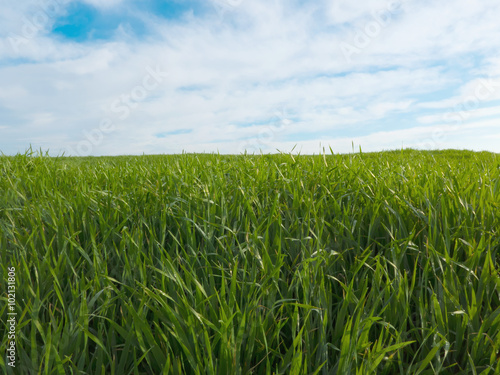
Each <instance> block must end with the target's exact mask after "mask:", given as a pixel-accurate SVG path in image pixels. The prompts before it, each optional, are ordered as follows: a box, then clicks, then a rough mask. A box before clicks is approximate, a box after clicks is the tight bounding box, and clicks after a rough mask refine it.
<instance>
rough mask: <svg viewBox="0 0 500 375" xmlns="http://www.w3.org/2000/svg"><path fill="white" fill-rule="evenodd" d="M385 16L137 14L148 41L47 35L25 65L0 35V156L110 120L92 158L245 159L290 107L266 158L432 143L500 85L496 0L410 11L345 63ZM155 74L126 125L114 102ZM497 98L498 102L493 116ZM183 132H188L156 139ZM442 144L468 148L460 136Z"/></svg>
mask: <svg viewBox="0 0 500 375" xmlns="http://www.w3.org/2000/svg"><path fill="white" fill-rule="evenodd" d="M87 2H88V3H91V4H92V5H94V6H96V7H99V8H102V7H108V8H109V9H112V7H113V6H123V4H121V5H119V4H118V3H119V2H120V1H97V0H88V1H87ZM387 4H388V3H387V2H386V1H379V0H373V1H371V0H370V1H368V0H367V1H365V2H363V4H362V6H358V5H356V7H355V6H353V5H351V3H349V2H347V1H346V0H343V1H341V2H326V1H325V2H318V3H314V4H313V3H308V4H306V5H303V6H302V7H301V8H293V7H292V6H291V5H290V4H289V3H288V2H284V1H275V2H264V1H263V0H255V1H249V0H244V1H242V2H241V4H240V5H239V6H235V7H233V8H230V9H229V8H228V9H229V10H228V11H226V13H224V15H223V17H222V18H220V17H219V14H217V13H215V12H214V13H213V14H208V15H205V16H204V17H203V18H196V17H195V16H194V15H193V14H191V15H188V16H186V17H185V18H183V19H182V20H177V21H176V22H171V21H168V22H167V21H165V20H164V19H161V18H159V17H157V16H153V15H151V14H147V13H144V12H143V13H141V11H140V10H138V11H137V12H138V16H139V17H141V18H142V19H143V20H144V21H146V20H147V24H148V25H149V27H150V28H151V29H152V30H154V34H153V35H149V36H147V37H145V38H143V39H142V40H140V39H139V40H138V39H134V38H132V37H131V36H130V35H129V34H128V33H126V32H125V33H122V34H120V33H118V34H116V35H115V37H114V39H113V40H108V41H101V42H89V43H80V44H78V43H74V42H64V41H61V40H57V39H54V38H52V37H51V36H50V34H48V33H47V32H46V31H47V30H46V29H43V30H42V31H40V32H39V33H37V34H36V35H35V36H34V37H33V38H31V39H30V40H29V43H27V44H23V45H22V48H20V49H19V51H17V52H16V51H15V50H13V49H12V48H11V47H10V44H9V41H8V33H9V32H10V31H12V30H14V31H13V32H17V33H18V34H19V33H20V31H19V30H20V29H19V23H16V22H10V21H9V22H8V23H6V24H1V26H0V37H2V36H3V37H2V40H3V42H0V64H2V61H4V65H0V82H2V84H1V86H0V115H2V114H3V113H4V112H3V111H9V112H8V113H9V119H10V122H9V124H6V123H3V122H2V124H0V125H1V126H2V127H3V128H2V129H1V130H2V132H5V131H6V129H5V126H9V129H11V131H10V132H9V137H13V139H12V140H9V142H5V141H3V139H5V138H4V137H3V136H0V139H2V141H0V150H3V149H4V148H5V147H11V145H14V144H15V147H22V145H23V144H26V142H27V141H26V140H27V139H31V140H32V141H39V142H40V144H43V145H44V146H47V147H48V146H50V149H51V150H57V149H62V148H64V147H66V146H71V147H73V148H75V147H76V146H77V145H78V144H79V143H81V141H86V140H85V137H86V136H85V134H84V133H83V132H84V131H87V134H89V133H88V132H90V131H95V130H96V129H99V124H100V123H101V121H102V120H103V119H110V120H111V121H112V122H113V123H114V125H115V130H114V131H112V132H109V133H106V134H105V135H104V136H103V139H102V140H101V141H100V142H97V143H98V144H96V145H95V146H93V147H92V152H93V153H95V154H100V153H103V154H114V153H118V154H120V153H142V152H146V153H148V152H162V150H164V151H165V152H169V151H170V152H172V151H176V152H178V151H182V150H183V149H185V150H189V151H215V150H217V149H219V150H220V151H223V150H224V151H225V152H237V151H238V147H239V145H240V143H241V140H242V139H248V138H255V139H258V138H259V134H260V133H262V132H263V131H264V132H265V131H266V129H268V124H266V121H270V120H269V119H270V118H272V116H273V115H272V114H273V113H274V112H275V111H276V110H281V108H283V107H285V108H286V109H287V111H288V112H289V113H290V117H293V121H292V120H290V119H289V120H290V122H289V123H287V125H286V130H285V131H281V132H277V133H276V134H273V135H272V137H273V139H272V140H271V141H270V142H267V143H264V146H266V147H267V148H268V149H270V150H271V149H273V147H275V146H280V147H282V148H283V149H288V146H290V145H292V143H294V142H290V143H287V142H285V140H286V139H289V138H287V137H290V136H291V135H295V136H299V135H300V134H301V133H304V134H308V136H309V137H312V136H314V137H316V138H315V139H314V140H308V141H304V142H301V145H303V147H304V150H306V149H307V150H310V151H311V150H312V151H314V152H316V151H317V149H316V147H317V146H316V145H318V144H319V141H322V142H323V143H324V142H332V144H334V145H336V147H338V148H339V149H343V148H342V147H341V146H340V144H343V143H345V144H346V145H347V146H346V147H348V149H347V151H349V150H350V147H351V140H352V139H355V140H356V141H359V142H361V143H362V146H363V148H364V144H363V142H365V143H366V145H367V147H368V148H370V147H371V148H374V149H375V148H377V147H378V148H379V149H382V148H397V147H400V144H401V142H402V141H405V139H406V140H414V139H416V138H418V137H421V136H422V134H427V133H429V127H414V125H417V124H419V123H423V124H435V123H439V122H442V118H443V114H442V113H438V114H436V110H443V109H445V111H442V112H446V111H449V109H450V108H453V106H455V105H457V104H459V103H460V102H461V101H463V100H465V99H466V98H467V97H468V96H470V95H471V93H472V94H473V93H474V89H475V88H476V87H477V85H478V82H480V81H478V79H479V77H487V76H491V77H495V74H496V75H498V74H499V73H500V70H499V68H498V67H499V66H500V64H499V60H498V58H497V57H496V52H495V51H496V48H497V44H498V40H500V25H499V24H498V22H497V20H496V18H495V17H494V14H499V12H498V11H499V10H500V5H499V4H497V3H496V2H494V1H492V0H488V1H484V2H481V3H474V4H472V3H471V2H470V1H466V0H457V2H456V3H454V5H453V7H450V6H449V4H445V3H444V2H423V3H416V2H409V1H408V2H403V3H402V4H403V7H402V8H401V9H400V10H399V11H398V12H395V13H394V16H393V17H392V18H391V20H390V22H388V23H387V25H386V26H384V27H383V28H381V30H380V32H379V33H378V34H377V35H376V36H375V37H373V38H372V40H371V41H370V43H369V45H368V46H367V47H365V48H363V49H361V50H360V52H359V53H357V54H355V55H353V56H352V57H353V58H352V62H348V61H347V60H346V59H345V56H344V55H343V54H342V51H341V50H340V49H339V43H341V42H343V41H346V42H349V43H352V42H353V37H354V36H355V35H356V33H357V32H358V31H359V30H364V28H365V25H366V24H367V22H372V20H373V15H372V14H373V13H372V12H373V11H377V10H378V11H380V10H383V9H385V8H384V7H387V6H388V5H387ZM4 8H5V9H6V12H7V13H3V14H7V15H8V16H5V15H2V16H0V19H1V20H2V21H3V20H6V21H7V18H11V19H15V18H16V17H17V16H15V15H19V17H18V19H22V17H21V16H22V15H23V14H28V13H29V12H28V13H26V12H27V5H26V4H24V5H23V7H20V6H17V8H16V7H14V8H13V9H14V10H10V11H8V10H7V8H6V7H5V6H3V5H0V10H2V11H3V9H4ZM495 12H496V13H495ZM0 14H2V13H1V12H0ZM347 23H349V24H347ZM16 25H17V26H16ZM21 27H22V23H21ZM15 30H17V31H15ZM16 59H22V60H28V61H24V62H22V63H16V62H15V61H16ZM13 61H14V62H13ZM148 67H153V68H156V67H160V68H161V70H163V71H168V72H169V76H168V78H166V79H165V80H164V81H163V82H162V83H161V84H159V85H158V86H157V87H155V89H154V90H150V91H148V92H147V95H146V98H145V100H144V101H143V102H142V103H140V104H138V105H137V106H136V107H135V108H130V116H128V117H127V118H125V119H120V118H119V114H118V113H117V111H116V105H115V106H114V108H115V110H113V103H116V102H117V101H118V103H119V104H121V105H123V101H124V100H126V97H127V96H130V95H131V92H133V90H134V89H135V88H137V87H140V86H141V85H142V84H143V83H142V82H143V79H144V76H145V74H147V69H148ZM137 92H139V91H137ZM499 98H500V97H499V96H497V94H495V95H492V96H491V97H489V98H488V99H487V100H485V103H486V102H492V101H493V100H497V99H499ZM132 104H133V103H132ZM493 108H497V107H492V108H489V109H480V110H477V111H476V112H475V113H474V117H473V118H479V117H480V116H496V115H498V111H497V109H493ZM488 111H490V112H488ZM5 113H7V112H5ZM488 113H489V114H488ZM400 115H404V116H405V117H406V118H407V119H409V120H408V121H413V124H409V123H406V124H405V125H404V126H405V129H402V130H394V129H398V127H399V126H403V125H400V124H399V123H398V116H400ZM383 120H386V121H387V124H386V128H387V129H392V130H390V131H389V130H388V131H387V132H380V131H378V130H379V128H377V132H376V133H373V131H374V126H375V125H374V124H375V122H377V121H378V122H377V123H376V124H377V125H376V126H377V127H380V126H381V125H380V122H381V121H383ZM243 125H244V126H243ZM266 127H267V128H266ZM178 129H193V130H192V132H191V133H189V134H179V135H172V136H167V137H166V138H157V137H156V136H155V134H158V133H164V132H170V131H174V130H178ZM485 129H486V127H485V126H482V127H478V128H477V129H476V130H477V132H478V134H477V136H475V137H472V138H471V137H467V139H469V140H470V141H472V140H474V142H483V143H484V142H486V141H485V140H484V139H483V140H482V141H481V139H482V138H481V134H480V133H479V132H481V131H485ZM488 129H489V130H488V131H490V132H491V127H489V128H488ZM48 132H51V135H52V136H51V137H48V136H47V133H48ZM259 132H260V133H259ZM346 133H347V134H349V135H347V136H344V135H342V137H341V138H335V137H333V136H332V134H346ZM459 134H461V133H459ZM4 142H5V143H4ZM447 142H448V143H443V144H444V145H450V146H452V145H453V143H452V142H457V145H458V144H462V143H463V142H465V141H462V140H460V139H459V138H457V137H456V136H454V137H450V138H449V140H448V141H447ZM31 143H33V142H31ZM324 144H326V143H324ZM405 144H406V142H405ZM478 144H479V143H478ZM484 144H486V143H484ZM488 144H489V143H488ZM377 145H378V146H377ZM12 147H14V146H12ZM292 147H293V146H292ZM289 148H290V149H291V147H289Z"/></svg>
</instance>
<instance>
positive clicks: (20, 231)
mask: <svg viewBox="0 0 500 375" xmlns="http://www.w3.org/2000/svg"><path fill="white" fill-rule="evenodd" d="M499 208H500V156H499V155H495V154H490V153H472V152H465V151H444V152H419V151H413V150H408V151H401V152H399V151H398V152H383V153H373V154H361V153H360V154H351V155H318V156H300V155H285V154H282V155H260V156H251V155H242V156H221V155H191V154H182V155H174V156H141V157H114V158H111V157H108V158H66V157H58V158H51V157H47V156H42V155H41V154H33V153H26V154H24V155H17V156H14V157H7V156H4V157H0V249H1V250H0V260H1V261H0V269H1V273H2V281H1V283H2V284H1V285H5V278H6V275H7V267H11V266H15V267H16V269H17V282H18V285H17V295H16V299H17V308H18V313H19V315H18V320H19V321H18V331H17V357H18V358H17V367H16V369H15V373H16V374H117V375H122V374H162V373H164V374H374V373H378V374H500V274H499V270H500V213H499V212H500V211H499ZM5 291H6V290H5V288H3V287H2V297H1V298H2V304H1V315H2V323H1V325H0V330H1V331H2V332H1V335H0V339H1V340H2V341H1V346H0V352H1V353H2V356H1V357H0V366H1V368H2V372H6V373H9V372H11V371H10V370H11V369H10V368H8V367H7V366H6V362H5V355H4V353H5V346H6V343H7V337H6V334H4V332H5V330H6V328H7V325H6V312H7V311H6V306H7V299H6V298H5V297H6V295H5Z"/></svg>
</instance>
